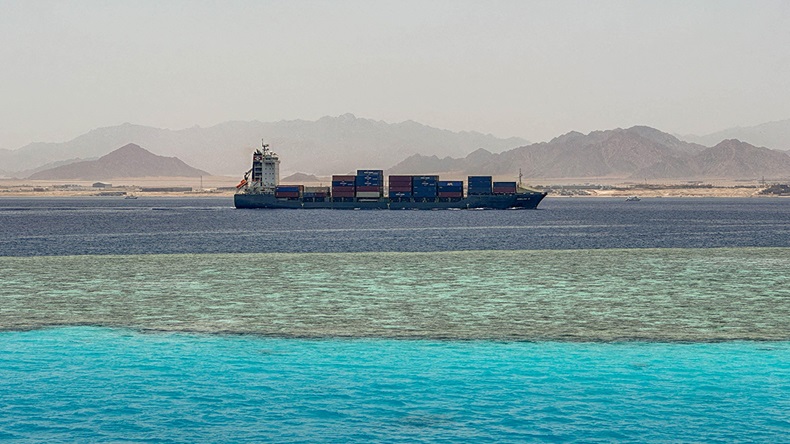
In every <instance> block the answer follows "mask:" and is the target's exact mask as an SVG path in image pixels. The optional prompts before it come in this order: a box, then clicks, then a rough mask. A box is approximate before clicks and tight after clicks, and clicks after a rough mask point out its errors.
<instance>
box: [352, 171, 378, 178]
mask: <svg viewBox="0 0 790 444" xmlns="http://www.w3.org/2000/svg"><path fill="white" fill-rule="evenodd" d="M359 176H378V177H384V170H357V177H359Z"/></svg>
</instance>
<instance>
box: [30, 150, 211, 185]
mask: <svg viewBox="0 0 790 444" xmlns="http://www.w3.org/2000/svg"><path fill="white" fill-rule="evenodd" d="M209 175H210V174H209V173H207V172H205V171H202V170H198V169H196V168H192V167H191V166H189V165H187V164H185V163H184V162H182V161H181V160H179V159H177V158H175V157H163V156H157V155H156V154H153V153H151V152H150V151H148V150H146V149H143V148H141V147H140V146H138V145H135V144H133V143H130V144H128V145H124V146H123V147H121V148H118V149H117V150H115V151H113V152H111V153H109V154H107V155H104V156H102V157H100V158H98V159H97V160H87V161H81V162H75V163H70V164H67V165H62V166H58V167H55V168H51V169H47V170H44V171H39V172H37V173H34V174H32V175H31V176H30V177H29V179H49V180H63V179H81V180H106V179H112V178H118V177H198V176H209Z"/></svg>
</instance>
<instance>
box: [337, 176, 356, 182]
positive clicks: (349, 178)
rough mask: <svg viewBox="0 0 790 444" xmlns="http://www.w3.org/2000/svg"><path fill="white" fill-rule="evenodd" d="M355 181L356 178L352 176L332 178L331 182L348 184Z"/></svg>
mask: <svg viewBox="0 0 790 444" xmlns="http://www.w3.org/2000/svg"><path fill="white" fill-rule="evenodd" d="M355 180H357V176H353V175H352V176H332V182H335V181H338V182H339V181H350V182H353V181H355Z"/></svg>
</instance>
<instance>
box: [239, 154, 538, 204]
mask: <svg viewBox="0 0 790 444" xmlns="http://www.w3.org/2000/svg"><path fill="white" fill-rule="evenodd" d="M387 179H388V182H387V184H386V185H387V186H385V181H384V171H383V170H357V174H356V175H353V174H351V175H334V176H332V186H331V187H305V186H304V185H280V158H279V156H277V154H276V153H274V152H273V151H271V150H270V149H269V145H267V144H262V147H261V148H260V149H257V150H255V152H254V153H253V155H252V168H251V169H250V170H249V171H247V172H246V173H245V174H244V179H243V180H242V181H241V182H240V183H239V184H238V185H237V186H236V189H237V191H236V194H235V195H234V196H233V201H234V204H235V206H236V208H270V209H277V208H290V209H311V208H312V209H321V208H323V209H335V210H358V209H359V210H365V209H371V210H372V209H375V210H379V209H380V210H439V209H446V210H456V209H468V210H471V209H496V210H505V209H535V208H537V207H538V204H539V203H540V201H541V200H543V198H544V197H546V193H543V192H539V191H532V190H527V189H524V188H522V187H521V186H520V180H519V182H494V181H493V180H492V177H491V176H468V178H467V182H466V186H465V185H464V181H460V180H439V179H440V178H439V176H435V175H390V176H389V177H388V178H387Z"/></svg>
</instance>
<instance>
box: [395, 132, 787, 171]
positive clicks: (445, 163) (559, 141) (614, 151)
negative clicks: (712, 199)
mask: <svg viewBox="0 0 790 444" xmlns="http://www.w3.org/2000/svg"><path fill="white" fill-rule="evenodd" d="M519 170H521V172H522V173H523V174H524V175H525V176H526V177H528V178H624V179H626V178H627V179H633V180H644V179H711V178H728V179H758V178H761V177H767V178H776V179H786V178H790V155H788V153H786V152H784V151H778V150H771V149H768V148H762V147H755V146H753V145H750V144H748V143H745V142H740V141H738V140H734V139H729V140H724V141H721V142H720V143H718V144H717V145H715V146H713V147H705V146H703V145H699V144H696V143H690V142H684V141H681V140H679V139H678V138H676V137H675V136H672V135H670V134H667V133H663V132H661V131H658V130H656V129H653V128H650V127H646V126H635V127H632V128H628V129H619V128H618V129H614V130H607V131H593V132H591V133H589V134H586V135H585V134H581V133H578V132H575V131H572V132H569V133H567V134H564V135H562V136H559V137H556V138H554V139H553V140H551V141H550V142H542V143H536V144H531V145H526V146H521V147H518V148H514V149H512V150H508V151H504V152H502V153H492V152H489V151H487V150H483V149H479V150H476V151H474V152H472V153H471V154H469V155H467V156H466V157H463V158H452V157H445V158H439V157H438V156H422V155H414V156H410V157H409V158H407V159H405V160H404V161H403V162H401V163H399V164H397V165H395V166H394V167H392V168H391V169H389V170H388V172H389V173H395V174H408V173H412V174H421V173H423V174H427V173H432V172H445V173H456V174H457V175H476V174H491V175H499V176H503V175H507V176H516V175H517V174H518V173H519Z"/></svg>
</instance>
